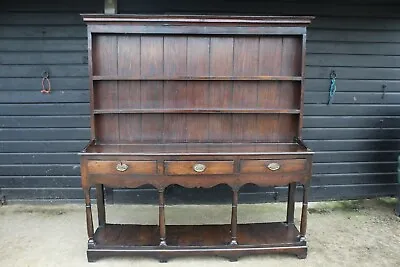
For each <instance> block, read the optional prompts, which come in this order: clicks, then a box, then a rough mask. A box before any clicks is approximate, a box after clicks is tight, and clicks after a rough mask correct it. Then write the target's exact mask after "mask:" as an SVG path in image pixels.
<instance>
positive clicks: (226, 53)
mask: <svg viewBox="0 0 400 267" xmlns="http://www.w3.org/2000/svg"><path fill="white" fill-rule="evenodd" d="M232 73H233V38H231V37H212V38H211V40H210V75H212V76H231V75H232ZM232 88H233V83H232V82H226V81H224V82H221V81H215V82H211V83H210V96H209V106H210V107H213V108H230V107H231V106H232ZM209 140H210V141H215V142H218V141H225V142H229V141H232V115H231V114H218V115H216V114H211V115H210V116H209Z"/></svg>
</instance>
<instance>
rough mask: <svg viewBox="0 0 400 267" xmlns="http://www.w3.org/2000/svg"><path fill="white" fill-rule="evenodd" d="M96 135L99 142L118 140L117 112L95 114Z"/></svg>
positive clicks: (114, 141)
mask: <svg viewBox="0 0 400 267" xmlns="http://www.w3.org/2000/svg"><path fill="white" fill-rule="evenodd" d="M96 135H97V136H96V137H97V141H99V142H100V143H114V144H115V143H117V142H119V132H118V114H101V115H100V114H98V115H96Z"/></svg>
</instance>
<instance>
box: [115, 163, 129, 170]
mask: <svg viewBox="0 0 400 267" xmlns="http://www.w3.org/2000/svg"><path fill="white" fill-rule="evenodd" d="M115 168H116V169H117V171H119V172H124V171H126V170H127V169H128V165H127V164H125V163H122V162H120V163H118V164H117V167H115Z"/></svg>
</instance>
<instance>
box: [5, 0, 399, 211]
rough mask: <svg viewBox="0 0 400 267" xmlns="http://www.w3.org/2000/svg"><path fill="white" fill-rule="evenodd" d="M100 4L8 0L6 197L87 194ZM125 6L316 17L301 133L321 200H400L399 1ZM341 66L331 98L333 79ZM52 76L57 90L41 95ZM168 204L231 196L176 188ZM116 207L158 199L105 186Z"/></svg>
mask: <svg viewBox="0 0 400 267" xmlns="http://www.w3.org/2000/svg"><path fill="white" fill-rule="evenodd" d="M103 2H104V1H99V0H85V1H77V0H73V1H71V0H69V1H68V0H62V1H50V0H44V1H40V2H39V1H27V0H25V1H22V0H14V1H11V0H5V1H4V0H3V1H1V3H0V10H1V12H2V13H0V196H5V197H6V198H7V199H8V200H14V201H18V200H24V201H38V200H39V201H40V200H44V201H49V200H51V201H56V200H62V201H65V200H68V201H74V200H79V201H80V199H81V198H82V192H81V189H80V177H79V157H78V156H77V155H76V152H78V151H79V150H81V149H82V148H83V147H84V146H85V144H86V143H87V141H88V139H89V105H88V101H89V97H88V80H87V67H86V65H87V51H86V46H87V45H86V29H85V25H84V24H83V23H82V20H81V18H80V16H79V14H80V13H98V12H102V10H103ZM119 9H120V13H164V12H169V13H172V12H174V13H183V12H184V13H228V14H229V13H236V14H237V13H241V14H258V15H315V16H317V18H316V19H315V21H314V22H313V24H312V26H311V27H310V29H309V35H308V42H307V70H306V76H307V82H306V94H305V115H306V116H305V121H304V131H303V134H304V139H305V141H306V143H307V145H309V146H310V147H311V148H312V149H313V150H315V151H316V152H317V153H316V155H315V160H314V161H315V163H314V166H313V167H314V176H313V182H312V199H313V200H319V199H343V198H360V197H374V196H386V195H393V194H394V193H395V183H396V159H397V155H398V154H399V151H400V142H399V141H400V140H399V137H400V120H399V118H400V106H399V104H400V81H399V80H400V19H399V18H398V14H399V12H400V4H398V3H397V1H394V0H391V1H387V0H386V1H377V0H368V1H366V0H363V1H355V0H347V1H342V0H339V1H334V2H329V3H324V4H322V3H320V1H312V0H303V1H295V0H292V1H289V0H286V1H266V0H265V1H260V0H258V1H256V0H253V1H244V0H242V1H239V0H231V1H221V0H219V1H183V0H179V1H178V0H174V1H162V0H147V1H138V0H136V1H128V0H119ZM332 70H334V71H335V72H336V73H337V77H338V81H337V94H336V96H335V100H334V103H333V104H332V105H330V106H328V105H326V102H327V99H328V89H329V83H330V81H329V74H330V72H331V71H332ZM43 71H48V72H49V73H50V78H51V82H52V88H53V92H52V93H51V94H50V95H42V94H41V93H40V89H41V73H42V72H43ZM167 197H168V199H169V201H170V202H174V203H180V202H204V200H205V199H206V200H207V201H229V197H230V192H229V190H228V189H227V188H225V187H223V186H220V187H216V188H213V189H210V190H191V189H183V188H180V187H177V186H176V187H171V188H169V190H168V195H167ZM284 197H285V190H284V189H283V188H256V187H253V186H247V187H245V188H243V190H242V192H241V194H240V198H241V201H245V202H250V201H257V202H258V201H270V200H283V198H284ZM108 198H109V199H111V200H113V201H115V202H120V201H123V202H152V201H153V200H154V199H155V198H156V193H155V192H154V191H153V190H152V189H151V188H147V187H146V188H142V189H136V190H129V191H127V190H114V191H112V190H108Z"/></svg>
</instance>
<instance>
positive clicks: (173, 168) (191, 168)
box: [165, 160, 234, 175]
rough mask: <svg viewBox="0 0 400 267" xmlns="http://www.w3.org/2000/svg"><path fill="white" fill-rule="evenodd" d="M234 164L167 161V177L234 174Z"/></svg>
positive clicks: (224, 161) (226, 161) (228, 161)
mask: <svg viewBox="0 0 400 267" xmlns="http://www.w3.org/2000/svg"><path fill="white" fill-rule="evenodd" d="M233 169H234V162H233V161H230V160H223V161H165V174H167V175H210V174H211V175H212V174H232V173H233Z"/></svg>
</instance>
